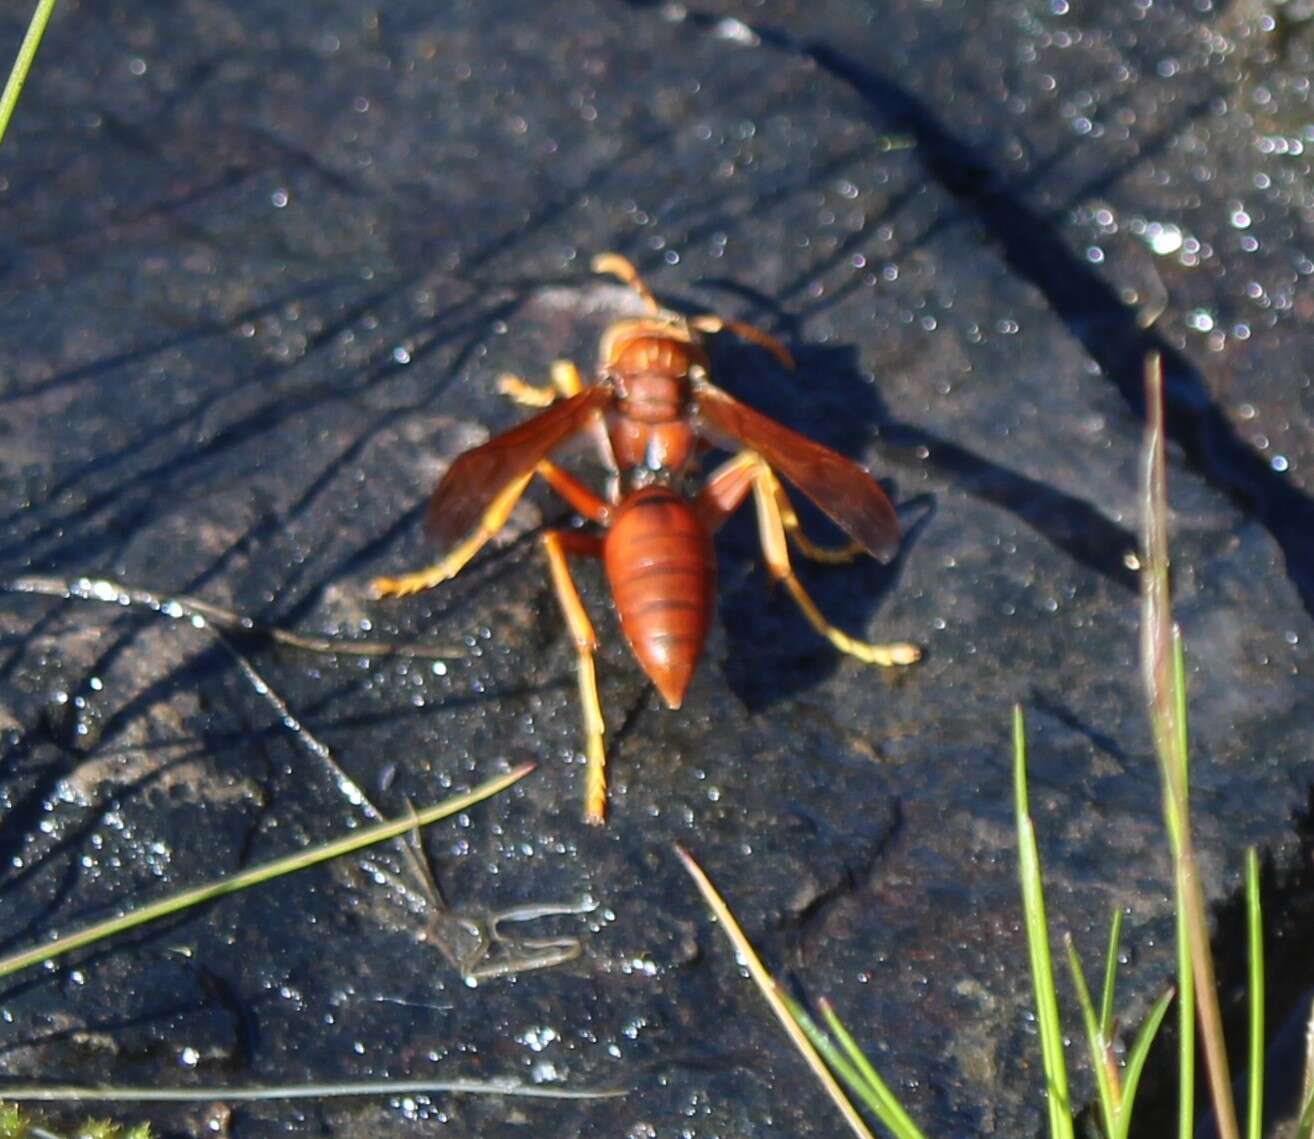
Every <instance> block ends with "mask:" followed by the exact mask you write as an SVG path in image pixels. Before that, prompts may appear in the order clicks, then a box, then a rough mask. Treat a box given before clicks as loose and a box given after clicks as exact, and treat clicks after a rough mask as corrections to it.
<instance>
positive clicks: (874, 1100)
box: [780, 992, 925, 1139]
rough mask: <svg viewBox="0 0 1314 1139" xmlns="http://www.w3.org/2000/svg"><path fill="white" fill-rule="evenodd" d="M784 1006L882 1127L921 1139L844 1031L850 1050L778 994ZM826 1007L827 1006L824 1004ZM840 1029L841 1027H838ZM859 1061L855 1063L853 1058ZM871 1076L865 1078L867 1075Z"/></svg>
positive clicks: (902, 1137) (901, 1138) (904, 1138)
mask: <svg viewBox="0 0 1314 1139" xmlns="http://www.w3.org/2000/svg"><path fill="white" fill-rule="evenodd" d="M780 997H781V999H782V1000H783V1001H784V1002H785V1006H786V1007H787V1008H788V1009H789V1014H790V1015H791V1016H792V1017H793V1018H794V1020H795V1021H796V1022H797V1023H798V1026H799V1027H800V1028H801V1029H802V1030H803V1031H804V1033H806V1035H807V1038H808V1039H809V1040H810V1041H811V1042H812V1044H813V1046H814V1047H815V1048H816V1050H817V1051H818V1052H819V1053H821V1056H822V1058H823V1059H824V1060H825V1061H826V1063H827V1064H829V1065H830V1068H831V1070H832V1071H833V1072H834V1073H835V1074H836V1075H837V1076H838V1077H839V1078H840V1080H841V1081H842V1082H843V1083H844V1084H845V1086H846V1087H848V1089H849V1091H851V1092H852V1093H853V1094H854V1095H855V1096H857V1097H858V1099H860V1100H861V1101H862V1102H863V1104H864V1105H865V1106H866V1108H867V1110H868V1111H870V1112H871V1113H872V1114H873V1115H874V1116H875V1117H876V1118H877V1119H879V1120H880V1121H881V1123H882V1124H883V1125H884V1126H885V1128H886V1129H887V1130H888V1131H889V1132H890V1134H891V1135H893V1136H894V1139H925V1137H924V1136H923V1135H922V1133H921V1132H920V1131H919V1130H918V1129H917V1125H916V1124H915V1123H913V1121H912V1120H911V1119H910V1118H909V1116H908V1113H907V1112H905V1111H904V1110H903V1108H902V1107H901V1106H900V1104H899V1102H898V1100H896V1099H895V1098H894V1093H893V1092H891V1091H890V1089H889V1087H888V1085H886V1083H885V1081H884V1080H882V1079H881V1078H880V1076H878V1075H876V1071H875V1069H874V1068H872V1066H871V1064H870V1063H868V1062H867V1058H866V1057H865V1056H863V1055H862V1052H861V1051H860V1050H859V1049H858V1047H857V1045H856V1044H853V1038H852V1037H851V1036H849V1035H848V1033H847V1032H845V1033H844V1036H845V1037H847V1039H848V1041H849V1043H850V1044H851V1045H852V1051H850V1050H849V1049H848V1048H846V1047H844V1046H843V1041H842V1040H841V1041H840V1043H836V1040H835V1039H832V1038H831V1037H830V1036H828V1035H827V1034H826V1032H825V1030H824V1029H822V1028H821V1027H820V1026H819V1025H818V1024H817V1023H816V1022H815V1021H814V1020H813V1019H812V1018H811V1017H810V1016H808V1014H807V1013H806V1012H805V1011H804V1010H803V1008H802V1007H801V1006H800V1005H799V1003H798V1002H797V1001H796V1000H794V999H793V998H792V997H791V996H789V995H788V994H787V993H784V992H782V993H781V994H780ZM826 1007H827V1008H828V1007H829V1006H826ZM830 1018H834V1021H835V1022H838V1019H839V1018H838V1017H836V1016H835V1013H834V1010H833V1009H832V1010H830V1013H829V1017H828V1019H830ZM840 1028H841V1031H843V1026H842V1025H841V1026H840ZM859 1060H860V1061H861V1063H858V1062H856V1061H859ZM869 1074H870V1076H874V1077H875V1079H874V1080H872V1079H869V1078H868V1076H869Z"/></svg>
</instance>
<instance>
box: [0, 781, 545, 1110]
mask: <svg viewBox="0 0 1314 1139" xmlns="http://www.w3.org/2000/svg"><path fill="white" fill-rule="evenodd" d="M533 769H534V765H533V764H524V765H522V766H520V767H517V768H516V769H515V770H514V771H510V772H508V773H507V774H506V775H502V776H499V777H498V778H496V779H490V780H489V781H488V782H486V783H481V784H480V785H479V786H478V787H476V788H475V789H474V790H473V791H471V792H469V793H468V794H465V795H458V796H456V797H455V798H452V799H448V800H447V801H446V802H444V803H439V804H438V805H437V806H434V807H428V808H426V809H425V810H423V811H418V812H415V813H414V814H410V815H407V816H406V817H405V818H402V819H396V820H394V821H392V822H388V823H382V824H380V825H379V826H373V827H366V828H365V829H363V830H360V831H357V832H356V833H355V834H350V835H346V836H344V837H343V838H340V839H337V840H336V841H334V842H329V843H325V844H324V845H322V846H317V847H314V848H312V849H310V850H302V851H298V852H297V853H295V854H292V855H288V856H287V857H284V858H279V859H276V860H275V861H273V862H267V863H264V864H263V865H261V866H254V867H251V868H250V869H248V870H243V871H241V872H240V873H238V874H233V875H231V876H230V877H228V878H222V879H220V880H218V881H216V882H210V883H208V884H206V885H204V886H198V887H196V888H194V889H191V890H184V891H182V892H181V893H178V894H172V895H170V896H169V897H167V898H162V899H161V900H160V901H158V902H152V903H150V904H149V905H146V906H142V907H141V908H140V909H136V910H131V911H129V912H128V913H125V914H120V915H119V916H118V917H114V918H110V919H109V920H107V921H102V922H96V923H95V924H94V925H91V926H87V927H86V928H84V929H80V930H77V931H75V932H73V933H68V934H64V935H63V936H61V937H57V938H55V939H54V940H52V941H49V942H46V943H45V944H43V945H37V946H34V947H33V948H31V949H27V950H24V951H23V952H21V953H15V954H14V955H13V956H10V957H6V958H4V959H3V960H0V977H4V976H8V975H9V974H10V973H16V972H18V970H20V969H26V968H28V967H30V966H32V965H37V964H40V963H41V962H43V961H50V960H53V959H54V958H57V957H63V956H64V955H65V954H68V953H72V952H73V951H74V950H75V949H81V948H82V947H83V946H86V945H92V944H94V943H95V942H98V941H102V940H104V939H105V938H107V937H113V936H114V935H115V934H118V933H123V932H124V931H125V930H129V929H134V928H136V927H137V926H139V925H145V924H146V923H147V922H151V921H155V920H156V919H157V918H162V917H167V916H169V915H170V914H175V913H178V912H179V911H180V910H185V909H188V908H189V907H191V906H199V905H201V904H202V903H204V902H209V901H213V900H214V899H215V898H222V897H225V896H226V895H228V894H235V893H237V892H238V891H239V890H245V889H248V888H249V887H251V886H257V885H260V884H261V883H262V882H268V881H269V880H270V879H271V878H277V877H280V876H282V875H284V874H291V873H293V872H294V871H297V870H303V869H305V868H306V867H308V866H314V865H316V864H318V863H320V862H327V861H328V860H329V859H331V858H337V857H338V856H339V855H343V854H349V853H351V852H352V851H354V850H360V849H361V848H362V847H365V846H371V845H373V844H374V843H379V842H385V841H387V840H388V839H390V838H396V837H397V836H398V835H402V834H405V833H406V832H407V831H409V830H411V829H413V828H414V827H416V826H417V825H418V826H423V825H425V824H427V823H432V822H437V821H438V820H439V819H445V818H447V817H449V816H450V815H455V814H459V813H460V812H461V811H464V810H467V809H468V808H470V807H472V806H474V805H475V804H476V803H481V802H483V800H485V799H488V798H490V797H491V796H493V795H496V794H497V793H498V792H499V791H504V790H506V788H508V787H510V786H511V785H512V784H513V783H518V782H519V781H520V780H521V779H523V778H524V777H525V776H526V775H528V774H529V773H530V772H531V771H532V770H533ZM4 1094H6V1093H5V1091H4V1089H3V1088H0V1097H2V1096H3V1095H4Z"/></svg>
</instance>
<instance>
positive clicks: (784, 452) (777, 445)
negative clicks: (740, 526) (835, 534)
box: [694, 381, 899, 562]
mask: <svg viewBox="0 0 1314 1139" xmlns="http://www.w3.org/2000/svg"><path fill="white" fill-rule="evenodd" d="M694 398H695V400H696V402H697V405H698V412H699V415H700V416H701V418H702V419H703V421H704V422H705V423H707V424H708V425H709V426H710V427H711V428H713V429H714V431H715V432H716V433H718V434H721V435H728V436H730V437H731V438H733V439H735V440H737V441H738V442H740V443H742V444H743V445H744V446H746V447H748V448H749V449H750V450H753V451H756V452H757V453H758V454H759V455H761V456H762V458H763V459H764V460H766V463H767V465H768V466H770V467H771V468H772V469H773V470H775V471H777V472H778V473H779V474H782V475H784V476H785V478H786V479H788V480H789V481H790V482H791V483H793V484H794V485H795V486H796V487H798V489H799V490H801V491H802V492H803V493H804V494H805V495H807V496H808V498H810V499H811V500H812V501H813V502H814V503H816V504H817V506H818V507H820V508H821V509H822V510H823V511H824V512H825V513H826V514H827V516H828V517H829V518H830V519H831V520H832V521H833V522H834V523H835V524H836V525H837V526H838V527H839V528H840V529H841V530H843V531H844V532H845V533H846V534H848V535H849V537H851V538H853V539H854V540H856V541H857V542H860V543H861V544H862V546H863V548H864V549H866V550H867V552H868V553H870V554H871V556H872V557H874V558H878V559H879V560H880V561H882V562H888V561H890V560H891V559H893V557H894V555H895V554H897V553H898V552H899V519H898V516H897V515H896V514H895V513H894V506H893V504H892V503H891V502H890V500H889V498H888V497H886V494H885V492H884V491H883V490H881V488H880V487H879V486H877V485H876V483H875V481H874V480H873V479H872V477H871V476H870V475H869V474H868V473H867V472H866V471H864V470H863V469H862V468H861V467H860V466H858V464H857V463H855V462H853V461H852V460H850V459H846V458H844V456H843V455H839V454H836V453H835V452H834V451H832V450H831V449H830V448H829V447H823V446H822V445H821V444H820V443H814V442H813V441H812V440H811V439H809V438H807V437H806V436H804V435H800V434H799V433H798V432H797V431H791V430H790V429H789V428H788V427H782V426H781V425H780V424H779V423H777V422H776V421H775V420H774V419H770V418H768V417H767V416H765V415H763V414H762V413H761V412H759V411H754V410H753V409H752V408H751V407H748V406H747V405H746V404H742V403H740V402H739V401H738V400H737V399H735V398H734V397H733V396H730V395H727V394H726V393H725V392H723V391H722V390H721V389H720V388H718V387H716V386H714V385H713V384H710V383H707V382H705V381H704V382H702V383H698V384H696V385H695V387H694Z"/></svg>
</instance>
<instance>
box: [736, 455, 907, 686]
mask: <svg viewBox="0 0 1314 1139" xmlns="http://www.w3.org/2000/svg"><path fill="white" fill-rule="evenodd" d="M779 487H780V484H779V482H778V481H777V480H776V477H775V475H774V474H773V473H772V471H771V468H770V467H768V466H767V465H766V463H764V462H762V461H761V460H760V459H759V460H758V462H757V469H756V474H755V477H754V479H753V502H754V505H755V506H756V507H757V528H758V534H759V536H760V538H761V541H762V555H763V557H764V558H765V559H766V564H767V570H768V571H769V572H770V574H771V576H772V577H774V578H775V579H776V580H777V581H779V582H780V583H781V584H782V585H784V587H785V588H786V589H787V590H789V595H790V596H791V597H792V598H793V599H794V603H795V604H796V605H797V606H798V607H799V609H800V610H802V613H803V616H804V617H806V618H807V619H808V624H810V625H811V626H812V627H813V628H814V629H816V631H817V632H818V633H820V634H821V635H822V636H823V637H825V638H826V640H828V641H829V642H830V643H831V644H832V645H834V646H835V647H836V648H837V649H839V651H840V652H842V653H847V654H848V655H849V656H853V657H857V658H858V660H860V661H864V662H865V663H867V664H874V665H879V666H881V667H882V668H890V667H893V666H896V665H904V664H914V663H915V662H917V661H918V660H920V659H921V655H922V650H921V649H919V648H918V647H917V646H916V645H910V644H907V643H906V642H898V643H895V644H889V645H875V644H871V643H870V642H868V641H860V640H858V639H857V638H856V637H851V636H849V634H848V633H846V632H844V631H843V630H842V629H837V628H836V627H835V626H834V625H832V624H831V623H830V622H829V621H827V620H826V618H825V617H823V616H822V615H821V610H820V609H818V608H817V606H816V602H814V601H813V600H812V598H811V597H809V596H808V594H807V591H806V590H805V589H804V588H803V586H802V585H800V584H799V581H798V578H796V577H795V576H794V569H793V566H791V565H790V562H789V543H788V541H787V539H786V537H785V530H786V527H785V522H784V519H783V518H782V516H781V510H780V500H779V498H778V497H777V493H776V492H777V490H778V489H779Z"/></svg>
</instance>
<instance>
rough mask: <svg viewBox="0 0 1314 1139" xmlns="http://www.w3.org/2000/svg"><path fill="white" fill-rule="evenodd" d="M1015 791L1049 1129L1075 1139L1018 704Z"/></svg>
mask: <svg viewBox="0 0 1314 1139" xmlns="http://www.w3.org/2000/svg"><path fill="white" fill-rule="evenodd" d="M1013 794H1014V810H1015V813H1016V815H1017V850H1018V874H1019V877H1020V878H1021V882H1022V917H1023V922H1024V924H1025V926H1026V934H1027V950H1028V952H1029V954H1030V957H1031V979H1032V982H1033V984H1034V986H1035V992H1036V1022H1037V1024H1038V1025H1039V1028H1040V1053H1041V1058H1042V1060H1043V1061H1044V1067H1045V1081H1046V1089H1047V1091H1048V1095H1047V1097H1046V1105H1047V1108H1048V1111H1049V1131H1050V1135H1051V1136H1052V1137H1053V1139H1073V1129H1072V1111H1071V1101H1070V1100H1069V1098H1068V1072H1067V1068H1066V1066H1065V1065H1064V1061H1063V1034H1062V1029H1061V1027H1060V1025H1059V1014H1058V994H1057V993H1056V991H1055V989H1054V965H1053V962H1052V960H1051V958H1050V952H1049V926H1048V924H1047V923H1046V921H1045V893H1044V888H1043V886H1042V884H1041V880H1040V852H1039V851H1038V850H1037V848H1036V831H1035V827H1034V826H1033V825H1032V822H1031V813H1030V810H1029V809H1028V807H1027V744H1026V731H1025V726H1024V724H1023V721H1022V708H1021V706H1016V705H1015V706H1014V708H1013Z"/></svg>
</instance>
